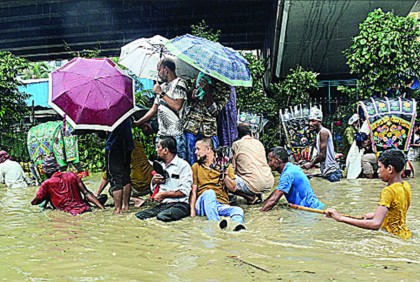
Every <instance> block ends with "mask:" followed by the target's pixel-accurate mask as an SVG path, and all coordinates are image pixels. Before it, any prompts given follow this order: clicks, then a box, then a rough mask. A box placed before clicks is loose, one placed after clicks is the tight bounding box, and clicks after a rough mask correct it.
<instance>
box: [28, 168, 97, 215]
mask: <svg viewBox="0 0 420 282" xmlns="http://www.w3.org/2000/svg"><path fill="white" fill-rule="evenodd" d="M81 182H82V181H81V179H80V178H79V177H78V176H77V175H76V174H74V173H73V172H66V173H62V172H55V173H54V174H53V175H52V176H51V178H49V179H47V180H45V181H44V182H43V183H42V184H41V187H40V188H39V190H38V192H37V193H36V197H37V198H38V199H40V200H41V201H44V200H48V199H49V200H50V201H51V204H52V205H53V206H54V207H55V208H56V209H59V210H62V211H64V212H68V213H71V214H72V215H77V214H80V213H83V212H86V211H90V210H91V209H90V206H89V205H88V204H87V203H86V202H85V201H84V200H83V198H82V195H81V193H80V188H79V185H82V183H81Z"/></svg>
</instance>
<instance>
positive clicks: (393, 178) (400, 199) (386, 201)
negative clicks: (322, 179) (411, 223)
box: [326, 149, 411, 239]
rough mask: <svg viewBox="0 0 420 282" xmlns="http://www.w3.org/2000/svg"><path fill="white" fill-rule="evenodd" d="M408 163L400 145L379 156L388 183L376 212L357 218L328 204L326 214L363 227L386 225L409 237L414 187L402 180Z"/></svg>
mask: <svg viewBox="0 0 420 282" xmlns="http://www.w3.org/2000/svg"><path fill="white" fill-rule="evenodd" d="M405 163H406V159H405V155H404V154H403V153H402V152H401V151H399V150H396V149H391V150H387V151H384V152H383V153H382V154H381V155H380V157H379V159H378V165H379V168H378V176H379V178H380V179H381V180H382V181H384V182H387V183H388V186H386V187H385V188H383V189H382V191H381V196H380V198H379V204H378V207H377V209H376V211H375V213H368V214H365V215H364V216H363V217H364V219H362V220H359V219H353V218H349V217H346V216H343V215H341V214H340V213H339V212H337V211H336V210H335V209H332V208H328V209H327V210H326V211H327V213H326V216H327V217H329V218H333V219H335V220H336V221H338V222H344V223H347V224H350V225H354V226H357V227H360V228H365V229H373V230H378V229H379V228H382V229H384V230H386V231H388V232H390V233H392V234H394V235H396V236H398V237H400V238H402V239H409V238H410V237H411V232H410V230H409V229H408V227H407V225H406V217H407V210H408V208H409V207H410V202H411V187H410V184H408V183H407V182H406V181H403V180H402V177H401V172H402V170H403V168H404V165H405Z"/></svg>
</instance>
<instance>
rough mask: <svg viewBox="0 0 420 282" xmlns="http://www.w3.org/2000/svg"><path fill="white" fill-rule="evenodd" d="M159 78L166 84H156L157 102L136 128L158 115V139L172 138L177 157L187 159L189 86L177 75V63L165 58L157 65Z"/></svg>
mask: <svg viewBox="0 0 420 282" xmlns="http://www.w3.org/2000/svg"><path fill="white" fill-rule="evenodd" d="M157 70H158V75H159V78H160V79H161V80H162V81H163V82H164V83H162V84H161V85H159V84H155V86H153V92H154V93H155V94H156V98H155V102H154V104H153V106H152V107H151V108H150V110H149V111H148V112H147V113H146V114H145V115H144V116H143V117H142V118H141V119H139V120H136V121H135V122H134V125H135V126H144V125H145V123H146V122H148V121H149V120H150V119H151V118H152V117H153V116H154V115H155V114H156V113H157V118H158V124H159V131H158V134H157V135H158V139H157V141H158V140H159V139H160V138H161V136H172V137H174V138H175V140H176V143H177V152H178V153H177V155H178V156H179V157H180V158H182V159H184V160H185V159H186V157H187V149H186V141H185V135H184V132H183V128H182V126H183V118H184V108H185V105H186V101H187V86H186V84H185V81H184V80H183V79H182V78H179V77H177V75H176V73H175V63H174V61H172V60H171V59H168V58H165V59H162V60H161V61H159V63H158V65H157Z"/></svg>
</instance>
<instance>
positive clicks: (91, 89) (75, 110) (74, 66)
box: [48, 58, 137, 131]
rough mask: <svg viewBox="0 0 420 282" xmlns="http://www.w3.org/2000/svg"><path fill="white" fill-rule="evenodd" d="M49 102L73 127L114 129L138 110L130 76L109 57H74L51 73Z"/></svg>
mask: <svg viewBox="0 0 420 282" xmlns="http://www.w3.org/2000/svg"><path fill="white" fill-rule="evenodd" d="M48 104H49V105H50V106H51V107H52V108H53V109H54V110H56V111H57V112H58V113H59V114H60V115H61V116H65V117H66V119H67V120H68V121H69V123H70V124H71V125H72V126H73V128H74V129H93V130H105V131H113V130H114V129H115V128H116V127H117V126H118V125H119V124H120V123H121V122H123V121H124V120H125V119H126V118H127V117H129V116H130V115H131V114H132V113H134V112H135V111H136V110H137V107H136V106H135V97H134V82H133V80H132V78H130V77H128V76H126V75H124V74H123V73H122V71H121V70H120V69H119V68H118V67H117V66H116V65H115V64H114V63H113V62H112V61H111V60H109V59H85V58H75V59H73V60H71V61H70V62H68V63H67V64H65V65H64V66H63V67H61V68H59V69H57V70H55V71H54V72H52V73H50V89H49V95H48Z"/></svg>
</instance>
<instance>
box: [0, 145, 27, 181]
mask: <svg viewBox="0 0 420 282" xmlns="http://www.w3.org/2000/svg"><path fill="white" fill-rule="evenodd" d="M0 183H5V184H6V186H7V187H9V188H24V187H27V186H28V184H27V183H26V176H25V173H24V172H23V169H22V167H21V166H20V164H19V163H18V162H15V161H12V160H11V158H10V156H9V154H8V153H7V152H6V151H3V150H2V151H0Z"/></svg>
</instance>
